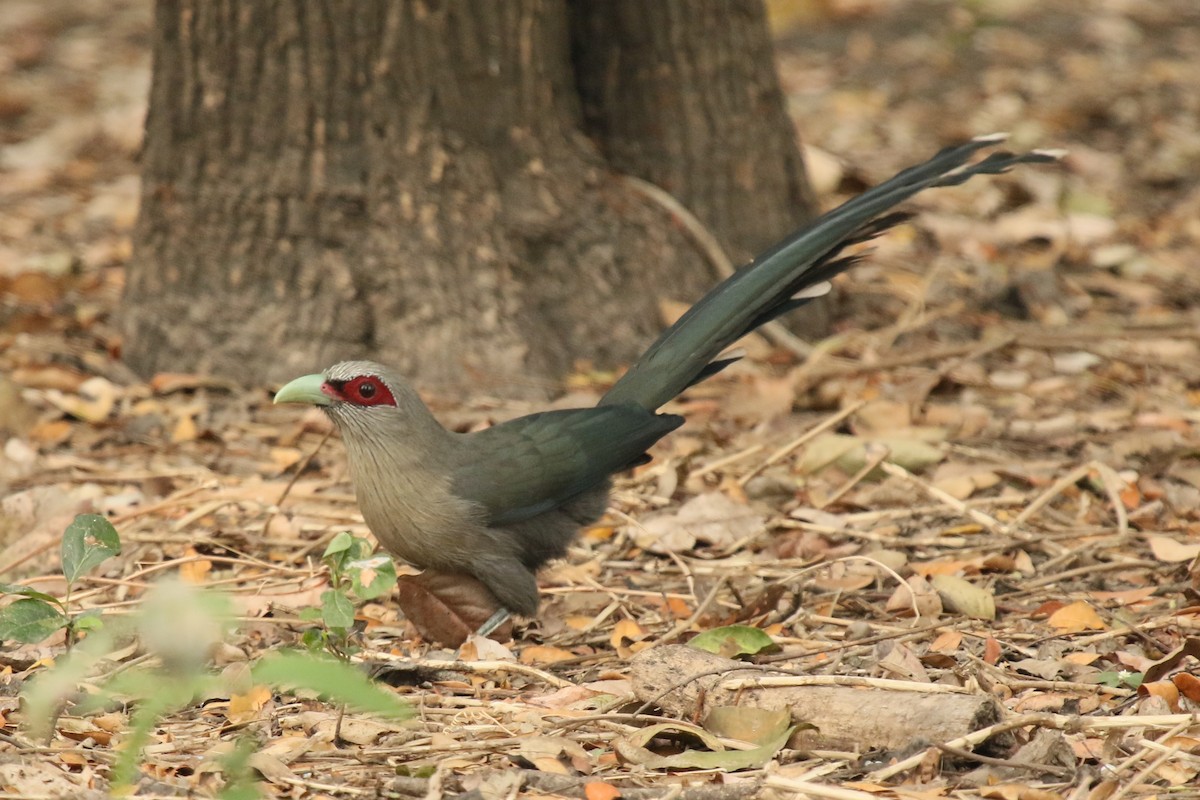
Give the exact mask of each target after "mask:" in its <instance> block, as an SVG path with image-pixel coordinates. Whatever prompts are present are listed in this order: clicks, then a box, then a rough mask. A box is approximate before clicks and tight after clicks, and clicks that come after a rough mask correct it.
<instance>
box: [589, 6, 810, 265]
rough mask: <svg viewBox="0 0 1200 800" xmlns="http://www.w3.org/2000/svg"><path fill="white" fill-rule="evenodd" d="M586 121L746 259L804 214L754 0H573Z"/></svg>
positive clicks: (794, 157) (800, 171) (616, 159)
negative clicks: (712, 0) (715, 0)
mask: <svg viewBox="0 0 1200 800" xmlns="http://www.w3.org/2000/svg"><path fill="white" fill-rule="evenodd" d="M570 5H571V9H572V34H573V38H574V42H575V48H574V53H575V69H576V76H577V77H576V80H577V83H578V85H579V91H580V96H581V98H582V100H583V111H584V126H585V130H586V131H587V133H588V135H590V136H592V137H593V138H594V139H595V140H596V141H597V142H598V143H599V146H600V148H601V151H602V152H603V153H604V155H605V157H606V158H607V160H608V162H609V164H610V165H611V166H612V167H613V168H615V169H617V170H619V171H621V172H627V173H629V174H632V175H636V176H638V177H641V178H644V179H645V180H648V181H650V182H651V183H654V184H656V185H658V186H660V187H662V188H663V189H665V190H666V191H667V192H669V193H670V194H672V195H673V196H674V197H675V198H676V199H678V200H679V201H680V202H682V203H683V204H684V205H685V206H687V207H688V208H689V209H690V210H691V211H692V212H693V213H694V214H696V216H697V217H699V218H700V220H701V221H703V222H704V224H705V225H707V226H708V227H709V228H710V229H711V230H712V231H714V232H715V233H716V234H717V236H718V238H719V239H720V240H721V241H722V242H723V243H725V245H726V247H727V248H728V249H729V250H730V255H731V256H732V257H733V258H734V260H735V261H737V262H741V261H745V260H748V259H749V258H751V257H752V256H753V255H754V254H755V253H757V252H759V251H760V250H762V249H763V248H765V247H766V246H767V245H770V244H772V243H774V242H775V241H777V240H778V239H779V238H780V237H781V235H782V234H784V233H786V232H788V231H790V230H791V229H792V228H795V227H797V226H799V225H800V224H801V223H802V222H804V221H805V220H807V219H809V218H810V217H811V216H812V213H813V209H814V208H815V207H816V202H815V199H814V197H813V194H812V189H811V188H810V187H809V185H808V180H807V177H806V176H805V173H804V164H803V161H802V160H801V158H800V154H799V151H798V150H797V148H796V135H795V132H794V131H793V129H792V123H791V120H790V119H789V117H788V115H787V110H786V107H785V103H784V98H783V94H782V91H781V90H780V88H779V79H778V75H777V73H776V69H775V61H774V50H773V47H772V44H771V35H770V29H769V28H768V26H767V17H766V10H765V8H764V7H763V4H762V2H761V0H724V1H723V2H720V3H703V2H702V3H697V2H694V0H657V1H656V2H653V3H647V2H643V1H642V0H570Z"/></svg>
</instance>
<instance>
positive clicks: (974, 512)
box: [879, 461, 1016, 536]
mask: <svg viewBox="0 0 1200 800" xmlns="http://www.w3.org/2000/svg"><path fill="white" fill-rule="evenodd" d="M879 468H880V469H882V470H883V471H884V472H886V473H887V474H888V475H891V476H892V477H894V478H900V479H902V480H904V481H907V482H908V483H910V484H912V485H913V486H916V487H917V488H918V489H920V490H921V491H923V492H924V493H925V494H927V495H929V496H930V497H932V498H933V499H935V500H940V501H941V502H943V503H945V504H946V505H947V506H949V507H950V508H952V509H954V510H955V511H957V512H958V513H959V514H962V515H963V516H965V517H967V518H968V519H970V520H972V521H973V522H978V523H979V524H980V525H982V526H983V527H985V528H987V529H988V530H989V531H991V532H992V533H994V534H996V535H997V536H1006V535H1012V534H1014V533H1016V531H1013V530H1010V529H1009V528H1008V526H1007V525H1004V524H1003V523H1002V522H1000V520H998V519H996V518H995V517H993V516H991V515H990V514H985V513H983V512H982V511H979V510H978V509H974V508H971V507H970V506H968V505H967V504H966V503H964V502H963V501H962V500H959V499H958V498H957V497H955V496H953V495H951V494H949V493H947V492H944V491H942V490H941V489H939V488H937V487H936V486H934V485H933V484H930V483H926V482H925V481H923V480H921V479H920V478H918V477H917V476H916V475H913V474H912V473H911V472H909V471H908V470H906V469H905V468H904V467H902V466H900V465H899V464H893V463H891V462H889V461H885V462H883V463H882V464H880V465H879Z"/></svg>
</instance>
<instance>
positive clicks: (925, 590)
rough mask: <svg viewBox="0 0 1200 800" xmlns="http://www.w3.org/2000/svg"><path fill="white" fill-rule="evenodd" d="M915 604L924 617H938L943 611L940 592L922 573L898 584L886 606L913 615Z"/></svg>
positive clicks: (895, 611) (906, 614) (917, 610)
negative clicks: (935, 589)
mask: <svg viewBox="0 0 1200 800" xmlns="http://www.w3.org/2000/svg"><path fill="white" fill-rule="evenodd" d="M914 598H915V600H914ZM914 604H915V606H916V613H917V614H918V615H920V616H921V617H922V618H927V619H937V618H938V617H939V616H940V615H941V613H942V601H941V599H940V598H939V597H938V593H937V592H936V591H934V587H933V586H931V585H930V583H929V581H927V580H925V579H924V578H923V577H921V576H920V575H913V576H912V577H910V578H908V580H906V581H905V582H904V583H902V584H900V585H899V586H897V587H896V590H895V591H894V592H892V596H891V597H889V598H888V601H887V605H886V606H885V608H886V609H887V610H888V611H891V612H892V613H894V614H898V615H900V616H912V614H913V607H914Z"/></svg>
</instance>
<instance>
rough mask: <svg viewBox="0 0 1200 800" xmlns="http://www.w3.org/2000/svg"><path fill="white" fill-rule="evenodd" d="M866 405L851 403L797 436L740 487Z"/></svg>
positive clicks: (745, 476) (746, 478)
mask: <svg viewBox="0 0 1200 800" xmlns="http://www.w3.org/2000/svg"><path fill="white" fill-rule="evenodd" d="M866 404H867V401H866V400H859V401H858V402H857V403H851V404H850V405H848V406H846V407H845V408H843V409H842V410H841V411H839V412H837V413H836V414H834V415H833V416H830V417H827V418H825V419H824V420H822V421H821V422H820V423H819V424H818V425H816V426H815V427H812V428H809V429H808V430H807V431H805V432H804V433H803V434H801V435H800V436H797V437H796V438H795V439H793V440H792V441H790V442H788V443H787V444H785V445H784V446H783V447H781V448H779V449H778V450H776V451H775V452H774V453H771V455H770V456H768V457H767V460H766V461H763V462H762V463H761V464H759V465H758V466H757V467H755V468H754V469H752V470H750V472H748V473H746V474H745V475H743V476H742V477H740V478H738V485H739V486H745V485H746V484H747V483H749V482H750V480H751V479H752V478H754V477H755V476H757V475H758V474H759V473H761V472H762V471H763V470H765V469H766V468H767V467H769V466H771V465H773V464H775V463H777V462H779V461H782V460H783V459H784V458H786V457H787V456H788V455H789V454H790V453H791V452H792V451H793V450H795V449H796V448H798V447H802V446H804V445H805V444H806V443H808V442H810V441H812V440H813V439H815V438H816V437H818V436H820V435H821V434H822V433H824V432H825V431H827V430H829V429H830V428H833V427H836V426H837V425H840V424H841V422H842V420H844V419H846V417H848V416H850V415H851V414H853V413H854V412H856V411H858V410H859V409H860V408H862V407H863V406H865V405H866Z"/></svg>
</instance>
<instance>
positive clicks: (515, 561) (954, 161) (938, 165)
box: [274, 134, 1061, 635]
mask: <svg viewBox="0 0 1200 800" xmlns="http://www.w3.org/2000/svg"><path fill="white" fill-rule="evenodd" d="M1003 139H1004V135H1003V134H992V135H988V136H979V137H976V138H974V139H970V140H968V141H966V142H962V143H960V144H957V145H953V146H950V147H946V148H944V149H942V150H941V151H940V152H938V153H937V154H936V155H934V156H933V157H932V158H930V159H929V160H927V161H925V162H924V163H921V164H918V165H916V166H913V167H910V168H908V169H905V170H903V171H902V172H900V173H898V174H896V175H895V176H894V177H892V178H891V179H889V180H887V181H885V182H883V183H881V184H879V185H877V186H875V187H873V188H871V189H869V190H867V191H866V192H864V193H862V194H860V195H859V196H857V197H855V198H853V199H851V200H849V201H847V202H845V203H843V204H842V205H840V206H838V207H837V208H834V209H833V210H831V211H829V212H827V213H825V214H823V215H821V216H820V217H818V218H816V219H815V220H813V221H812V222H810V223H809V224H807V225H805V226H804V227H802V228H800V229H799V230H797V231H795V232H794V233H792V234H791V235H789V236H787V237H786V238H784V239H783V240H781V241H780V242H778V243H777V244H775V245H774V246H772V247H770V248H769V249H767V250H766V251H765V252H763V253H761V254H760V255H758V256H757V257H755V258H754V259H753V260H752V261H751V262H750V263H748V264H747V265H745V266H744V267H742V268H741V269H739V270H737V271H736V272H734V273H733V274H732V275H730V276H729V277H728V278H726V279H725V280H724V281H722V282H721V283H719V284H718V285H717V286H715V287H714V288H713V289H712V290H711V291H709V292H708V294H706V295H705V296H704V297H702V298H701V299H700V300H699V301H698V302H696V304H695V305H693V306H692V307H691V308H690V309H689V310H688V311H686V312H685V313H684V314H683V315H682V316H681V317H680V318H679V319H678V320H677V321H676V322H675V323H674V324H673V325H671V326H670V327H669V328H667V329H666V330H665V331H664V332H663V333H662V334H661V335H660V336H659V338H658V339H657V340H656V341H654V342H653V343H652V344H651V345H650V347H649V348H648V349H647V350H646V351H645V352H644V353H643V354H642V355H641V356H640V357H639V358H638V359H637V360H636V361H635V362H634V363H633V364H632V365H631V366H630V367H629V368H628V370H627V371H626V372H625V373H624V374H623V375H622V376H621V377H620V378H619V379H618V380H617V381H616V382H615V383H614V384H613V385H612V387H611V388H610V389H609V390H608V391H607V392H606V393H605V394H604V395H603V396H602V397H601V398H600V400H599V402H598V403H597V405H595V406H593V407H586V408H574V409H565V410H553V411H546V412H541V413H535V414H530V415H528V416H522V417H518V418H516V419H512V420H509V421H506V422H502V423H500V424H497V425H494V426H492V427H489V428H485V429H483V430H478V431H474V432H469V433H459V432H455V431H451V430H447V429H446V428H444V427H443V426H442V425H441V424H440V423H439V422H438V421H437V419H436V418H435V417H434V415H433V413H432V412H431V411H430V410H429V408H428V407H427V406H426V405H425V403H424V402H423V401H422V400H421V398H420V396H419V395H418V394H417V392H416V390H415V389H414V388H413V386H412V385H411V384H410V383H409V382H408V381H406V380H405V379H404V378H403V377H401V376H400V375H397V374H396V373H395V372H393V371H392V370H390V369H388V368H387V367H385V366H383V365H381V364H377V363H374V362H372V361H343V362H341V363H338V364H334V365H333V366H331V367H329V368H328V369H326V370H325V371H324V372H321V373H316V374H312V375H305V376H302V377H299V378H296V379H295V380H293V381H291V382H289V383H287V384H286V385H285V386H283V387H282V388H281V389H279V391H278V392H277V393H276V394H275V398H274V402H275V403H305V404H311V405H315V406H318V407H320V408H321V409H322V410H323V411H324V412H325V413H326V414H327V415H328V416H329V418H330V419H331V420H332V421H333V423H334V425H335V426H336V427H337V428H338V429H339V431H340V433H341V438H342V441H343V443H344V445H345V448H346V453H347V460H348V463H349V467H350V477H351V480H352V482H353V484H354V488H355V493H356V496H357V500H358V506H359V509H360V511H361V512H362V515H363V519H364V521H365V522H366V524H367V526H368V527H369V528H370V530H371V532H372V533H373V534H374V535H375V537H376V539H377V540H378V541H379V543H380V544H381V545H382V546H383V548H384V549H386V550H388V551H389V552H391V553H392V554H393V555H395V556H398V557H400V558H401V559H403V560H405V561H407V562H409V563H410V564H412V565H414V566H416V567H419V568H423V569H435V570H440V571H443V572H448V573H453V574H460V575H462V574H465V575H470V576H473V577H474V578H476V579H478V580H479V581H480V582H482V583H483V585H484V586H485V587H486V588H487V589H488V591H490V592H491V594H492V595H493V596H494V598H495V600H496V611H495V613H494V614H492V616H491V618H490V619H488V620H487V622H485V623H484V624H483V625H482V626H480V628H479V629H478V631H477V633H478V634H480V635H488V634H489V633H491V632H493V631H494V630H495V629H496V628H497V627H499V626H500V625H501V624H503V623H504V622H505V621H506V620H507V619H508V618H509V617H510V616H511V615H517V616H520V617H526V618H528V617H533V616H535V615H536V613H537V609H538V600H539V595H538V587H537V579H536V574H537V571H538V569H539V568H540V567H541V566H542V565H544V564H545V563H546V562H547V561H549V560H551V559H555V558H560V557H562V556H564V555H565V554H566V551H567V548H568V546H569V545H570V543H571V541H572V540H573V538H574V537H575V535H576V534H577V532H578V531H579V530H580V529H581V528H583V527H586V526H588V525H590V524H592V523H594V522H596V521H597V520H599V519H600V517H601V516H602V515H603V514H604V513H605V511H606V509H607V505H608V494H609V489H610V487H611V482H612V476H613V475H614V474H616V473H619V472H622V471H623V470H627V469H629V468H631V467H633V466H636V465H638V464H641V463H645V462H646V461H648V460H649V455H647V451H648V449H649V448H650V447H651V446H652V445H653V444H654V443H655V442H657V441H658V440H659V439H661V438H663V437H664V436H666V435H667V434H668V433H670V432H671V431H673V430H675V429H676V428H678V427H679V426H680V425H682V424H683V422H684V418H683V417H681V416H678V415H676V414H670V413H662V411H661V409H662V407H663V406H664V405H666V404H667V403H668V402H669V401H671V400H673V399H674V398H675V397H677V396H678V395H679V394H680V393H682V392H684V391H685V390H686V389H688V388H689V387H690V386H693V385H695V384H697V383H699V382H700V381H703V380H705V379H706V378H709V377H711V376H713V375H715V374H717V373H718V372H720V371H721V370H723V369H724V368H726V367H727V366H729V365H730V364H732V363H733V362H734V361H736V360H737V359H738V355H737V353H729V352H727V350H728V348H729V347H730V345H732V344H733V343H734V342H735V341H736V340H738V339H740V338H741V337H743V336H745V335H746V334H748V333H750V332H752V331H754V330H755V329H756V328H758V327H759V326H761V325H763V324H764V323H766V322H768V321H770V320H773V319H775V318H777V317H779V316H781V315H783V314H787V313H789V312H791V311H793V310H795V309H797V308H800V307H801V306H803V305H805V304H807V303H809V302H811V301H812V300H814V299H816V298H817V297H820V296H822V295H824V294H826V293H827V292H828V291H829V288H830V284H829V280H830V279H831V278H833V277H834V276H836V275H838V274H839V273H841V272H843V271H844V270H846V269H847V268H848V267H850V266H851V265H852V264H854V263H855V262H856V261H857V260H858V259H859V256H855V255H846V254H844V253H843V251H844V250H845V248H846V247H847V246H849V245H851V244H855V243H859V242H864V241H867V240H869V239H871V238H873V237H875V236H877V235H879V234H881V233H882V232H884V231H886V230H887V229H888V228H890V227H893V226H894V225H896V224H898V223H899V222H901V221H903V220H905V219H907V218H908V217H909V216H910V215H909V214H906V213H903V212H898V211H895V210H894V209H895V208H896V206H897V205H898V204H900V203H901V202H903V201H905V200H907V199H909V198H910V197H912V196H913V195H915V194H917V193H918V192H921V191H923V190H925V189H929V188H933V187H939V186H951V185H956V184H961V183H963V182H965V181H966V180H968V179H970V178H971V177H973V176H975V175H994V174H999V173H1001V172H1005V171H1007V170H1008V169H1009V168H1010V167H1013V166H1015V165H1017V164H1029V163H1048V162H1053V161H1056V160H1058V158H1060V157H1061V153H1059V152H1057V151H1050V150H1031V151H1029V152H1026V153H1021V154H1014V153H1012V152H1008V151H1002V150H995V151H993V152H991V153H990V154H988V155H987V156H985V157H983V158H982V159H978V160H976V154H977V153H979V152H980V151H982V150H984V149H986V148H990V147H992V146H994V145H997V144H998V143H999V142H1001V141H1003Z"/></svg>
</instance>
